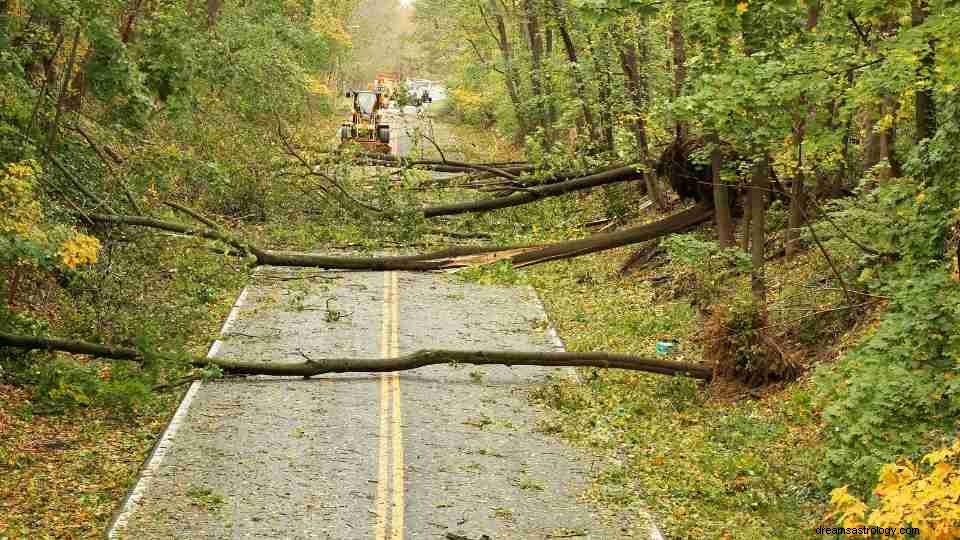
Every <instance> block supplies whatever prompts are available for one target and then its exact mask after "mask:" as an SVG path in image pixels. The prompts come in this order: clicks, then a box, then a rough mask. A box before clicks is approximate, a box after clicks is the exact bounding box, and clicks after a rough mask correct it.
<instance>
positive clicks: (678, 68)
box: [670, 0, 687, 141]
mask: <svg viewBox="0 0 960 540" xmlns="http://www.w3.org/2000/svg"><path fill="white" fill-rule="evenodd" d="M683 9H684V2H683V0H677V1H675V2H674V4H673V15H672V16H671V17H670V45H671V47H672V49H673V99H674V100H676V99H679V98H680V96H682V95H683V85H684V84H685V83H686V80H687V65H686V64H687V52H686V47H685V44H684V37H683V16H682V15H681V12H682V11H683ZM674 132H675V136H676V138H677V140H680V141H684V140H686V139H687V126H686V124H685V123H684V122H681V121H679V120H677V123H676V125H675V126H674Z"/></svg>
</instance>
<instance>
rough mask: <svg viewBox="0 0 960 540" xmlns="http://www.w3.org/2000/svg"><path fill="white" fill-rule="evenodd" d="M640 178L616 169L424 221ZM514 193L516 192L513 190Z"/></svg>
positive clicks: (435, 210) (428, 212) (630, 168)
mask: <svg viewBox="0 0 960 540" xmlns="http://www.w3.org/2000/svg"><path fill="white" fill-rule="evenodd" d="M641 178H643V175H641V174H640V173H639V172H637V167H636V166H634V165H626V166H624V167H618V168H616V169H610V170H607V171H603V172H599V173H596V174H591V175H588V176H584V177H581V178H574V179H572V180H565V181H562V182H557V183H553V184H543V185H538V186H536V187H531V188H527V189H524V190H523V191H521V192H519V193H514V194H513V195H509V196H507V197H494V198H492V199H482V200H479V201H467V202H462V203H456V204H448V205H441V206H430V207H427V208H424V209H423V215H424V217H427V218H432V217H437V216H450V215H455V214H464V213H468V212H485V211H488V210H496V209H498V208H507V207H510V206H519V205H521V204H527V203H530V202H533V201H536V200H539V199H543V198H547V197H556V196H559V195H564V194H566V193H570V192H572V191H579V190H584V189H591V188H595V187H599V186H605V185H608V184H615V183H618V182H629V181H631V180H637V179H641ZM513 189H516V188H513Z"/></svg>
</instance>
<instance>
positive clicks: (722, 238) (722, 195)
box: [710, 135, 734, 247]
mask: <svg viewBox="0 0 960 540" xmlns="http://www.w3.org/2000/svg"><path fill="white" fill-rule="evenodd" d="M710 139H711V142H712V143H713V151H711V152H710V165H711V169H712V173H713V180H712V181H713V206H714V208H715V209H716V219H717V239H718V241H719V242H720V246H721V247H733V244H734V242H733V217H732V216H731V215H730V190H729V189H728V188H727V185H726V184H725V183H724V182H723V179H722V178H721V176H720V170H721V167H722V166H723V163H722V160H721V156H720V138H719V137H717V136H716V135H712V136H711V137H710Z"/></svg>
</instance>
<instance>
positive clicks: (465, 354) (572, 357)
mask: <svg viewBox="0 0 960 540" xmlns="http://www.w3.org/2000/svg"><path fill="white" fill-rule="evenodd" d="M0 346H4V347H15V348H18V349H25V350H45V351H60V352H68V353H72V354H85V355H89V356H94V357H97V358H105V359H112V360H131V361H134V362H143V361H144V360H145V359H146V358H147V355H146V354H145V353H142V352H140V351H138V350H136V349H130V348H125V347H111V346H107V345H100V344H97V343H89V342H86V341H75V340H65V339H57V338H49V337H38V336H22V335H15V334H6V333H0ZM155 356H157V357H162V355H160V354H156V355H155ZM192 363H193V364H194V365H196V366H198V367H200V366H207V365H212V366H216V367H218V368H220V369H222V370H223V371H224V372H226V373H231V374H235V375H274V376H298V377H312V376H315V375H323V374H326V373H357V372H361V373H368V372H388V371H406V370H411V369H417V368H421V367H425V366H432V365H436V364H454V365H456V364H472V365H505V366H521V365H523V366H545V367H569V366H576V367H596V368H611V369H630V370H636V371H646V372H648V373H659V374H662V375H683V376H686V377H692V378H695V379H702V380H710V379H711V378H712V376H713V370H712V369H711V368H710V367H707V366H704V365H700V364H693V363H686V362H674V361H670V360H659V359H656V358H648V357H644V356H634V355H628V354H613V353H604V352H588V353H579V352H540V351H455V350H445V349H423V350H419V351H416V352H413V353H410V354H407V355H403V356H397V357H393V358H316V359H314V358H307V359H306V360H304V361H303V362H263V361H256V362H253V361H249V360H238V359H229V358H196V359H193V360H192Z"/></svg>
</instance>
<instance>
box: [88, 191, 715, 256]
mask: <svg viewBox="0 0 960 540" xmlns="http://www.w3.org/2000/svg"><path fill="white" fill-rule="evenodd" d="M86 217H87V218H88V219H90V220H92V221H95V222H106V223H115V224H126V225H138V226H143V227H152V228H157V229H162V230H166V231H172V232H180V233H184V234H194V235H197V236H200V237H203V238H209V239H214V240H220V241H223V242H226V243H228V244H230V245H231V246H234V247H236V248H237V249H239V250H240V251H245V252H249V253H251V254H253V256H254V257H256V259H257V263H258V264H263V265H272V266H302V267H315V268H330V269H343V270H371V271H387V270H410V271H426V270H445V269H449V268H460V267H464V266H471V265H477V264H489V263H493V262H497V261H502V260H506V261H510V262H511V263H512V264H514V265H515V266H518V267H519V266H530V265H534V264H539V263H543V262H547V261H555V260H559V259H569V258H572V257H578V256H580V255H586V254H589V253H596V252H598V251H604V250H607V249H613V248H617V247H621V246H626V245H629V244H635V243H638V242H645V241H647V240H653V239H655V238H660V237H662V236H666V235H668V234H674V233H679V232H682V231H685V230H687V229H689V228H690V227H693V226H695V225H697V224H699V223H703V222H704V221H707V220H709V219H710V218H711V217H713V208H712V207H711V206H709V205H708V204H707V203H700V204H698V205H696V206H693V207H690V208H688V209H686V210H683V211H681V212H678V213H676V214H674V215H672V216H669V217H667V218H665V219H662V220H660V221H655V222H653V223H648V224H645V225H639V226H637V227H631V228H629V229H624V230H622V231H616V232H611V233H600V234H594V235H591V236H588V237H586V238H581V239H579V240H570V241H566V242H557V243H554V244H545V245H512V246H467V247H457V248H450V249H444V250H440V251H434V252H431V253H424V254H419V255H401V256H393V257H338V256H330V255H323V254H319V253H304V252H298V251H277V250H271V249H263V248H259V247H257V246H253V245H250V244H245V243H243V242H241V241H240V240H238V239H237V238H235V237H233V236H231V235H228V234H226V233H224V232H221V231H217V230H212V229H197V228H191V227H187V226H185V225H181V224H177V223H170V222H166V221H161V220H158V219H153V218H144V217H141V216H116V215H104V214H88V215H87V216H86Z"/></svg>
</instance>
